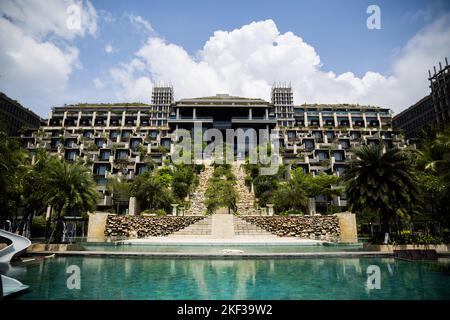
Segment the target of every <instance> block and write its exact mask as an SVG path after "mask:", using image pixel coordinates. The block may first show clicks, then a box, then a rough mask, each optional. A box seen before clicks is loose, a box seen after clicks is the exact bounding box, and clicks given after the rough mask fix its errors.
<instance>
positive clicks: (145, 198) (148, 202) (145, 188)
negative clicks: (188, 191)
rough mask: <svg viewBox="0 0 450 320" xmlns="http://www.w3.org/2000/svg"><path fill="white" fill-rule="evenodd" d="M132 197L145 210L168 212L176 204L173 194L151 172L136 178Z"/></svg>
mask: <svg viewBox="0 0 450 320" xmlns="http://www.w3.org/2000/svg"><path fill="white" fill-rule="evenodd" d="M131 195H132V196H134V197H136V198H137V199H138V200H139V201H140V203H141V205H142V206H143V208H144V209H150V210H157V209H164V210H165V211H166V212H168V211H169V210H170V208H171V206H170V205H171V204H172V203H174V202H175V199H174V197H173V195H172V192H170V190H169V189H168V188H167V187H166V186H164V184H163V183H162V182H161V181H160V180H159V179H157V178H156V177H155V175H154V174H153V173H151V172H144V173H143V174H142V175H139V176H137V177H136V178H135V180H134V182H133V184H132V186H131Z"/></svg>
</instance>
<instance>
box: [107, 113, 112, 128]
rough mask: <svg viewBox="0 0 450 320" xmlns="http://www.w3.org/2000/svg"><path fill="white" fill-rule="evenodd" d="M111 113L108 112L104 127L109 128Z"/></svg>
mask: <svg viewBox="0 0 450 320" xmlns="http://www.w3.org/2000/svg"><path fill="white" fill-rule="evenodd" d="M110 122H111V111H108V116H107V118H106V125H107V126H108V127H110V126H111V123H110Z"/></svg>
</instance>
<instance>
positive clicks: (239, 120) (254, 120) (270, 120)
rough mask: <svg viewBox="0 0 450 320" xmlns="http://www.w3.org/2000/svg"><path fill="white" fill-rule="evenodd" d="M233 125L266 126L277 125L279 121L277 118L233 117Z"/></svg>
mask: <svg viewBox="0 0 450 320" xmlns="http://www.w3.org/2000/svg"><path fill="white" fill-rule="evenodd" d="M231 122H232V123H266V124H276V123H277V121H276V119H275V117H269V118H266V117H252V118H251V119H250V118H249V117H232V118H231Z"/></svg>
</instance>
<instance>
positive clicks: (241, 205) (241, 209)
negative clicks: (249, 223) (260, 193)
mask: <svg viewBox="0 0 450 320" xmlns="http://www.w3.org/2000/svg"><path fill="white" fill-rule="evenodd" d="M232 170H233V174H234V175H235V177H236V185H235V188H236V191H237V193H238V201H237V203H236V207H237V212H238V213H239V214H240V215H259V214H260V212H259V210H257V209H255V207H254V205H255V196H254V194H253V193H252V192H250V190H248V188H247V186H246V185H245V177H246V174H245V172H244V170H243V169H241V168H240V166H239V164H234V165H233V166H232Z"/></svg>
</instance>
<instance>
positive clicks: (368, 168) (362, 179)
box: [343, 144, 417, 235]
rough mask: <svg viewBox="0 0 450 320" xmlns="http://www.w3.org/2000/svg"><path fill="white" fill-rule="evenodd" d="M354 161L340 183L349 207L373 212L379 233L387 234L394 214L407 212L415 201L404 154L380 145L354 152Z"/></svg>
mask: <svg viewBox="0 0 450 320" xmlns="http://www.w3.org/2000/svg"><path fill="white" fill-rule="evenodd" d="M354 153H355V155H356V157H357V158H356V159H355V160H353V161H352V162H351V163H350V165H349V168H348V169H347V170H346V171H345V174H344V177H343V180H344V182H345V187H346V188H345V191H346V194H347V201H348V204H349V208H350V210H352V211H356V212H362V211H363V210H370V211H372V212H376V213H377V214H378V215H379V216H380V219H381V232H382V235H384V234H385V233H386V232H389V227H388V226H389V221H390V220H391V219H392V218H393V217H395V216H396V211H397V210H399V209H401V210H403V211H406V212H407V211H408V208H410V203H411V202H414V201H415V200H416V194H417V183H416V178H415V176H414V173H413V165H412V161H411V159H410V157H409V156H408V154H407V153H406V152H404V151H402V150H400V149H398V148H392V149H388V150H386V151H385V150H384V147H383V145H382V144H380V145H375V146H362V147H361V148H358V149H356V150H354Z"/></svg>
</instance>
